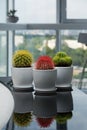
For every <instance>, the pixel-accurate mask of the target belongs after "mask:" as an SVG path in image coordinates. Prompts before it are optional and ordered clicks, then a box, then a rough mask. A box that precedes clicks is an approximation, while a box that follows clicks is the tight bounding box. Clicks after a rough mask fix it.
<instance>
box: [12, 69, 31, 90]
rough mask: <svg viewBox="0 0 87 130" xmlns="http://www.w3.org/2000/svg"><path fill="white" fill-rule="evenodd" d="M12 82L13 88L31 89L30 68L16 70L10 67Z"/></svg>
mask: <svg viewBox="0 0 87 130" xmlns="http://www.w3.org/2000/svg"><path fill="white" fill-rule="evenodd" d="M12 81H13V87H15V88H29V87H32V81H33V72H32V67H28V68H16V67H12Z"/></svg>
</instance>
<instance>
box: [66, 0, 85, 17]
mask: <svg viewBox="0 0 87 130" xmlns="http://www.w3.org/2000/svg"><path fill="white" fill-rule="evenodd" d="M66 12H67V18H68V19H87V0H67V11H66Z"/></svg>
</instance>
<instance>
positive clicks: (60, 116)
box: [55, 112, 72, 124]
mask: <svg viewBox="0 0 87 130" xmlns="http://www.w3.org/2000/svg"><path fill="white" fill-rule="evenodd" d="M71 118H72V112H67V113H58V115H57V116H56V117H55V120H56V121H57V122H58V123H60V124H64V123H65V122H66V121H67V120H69V119H71Z"/></svg>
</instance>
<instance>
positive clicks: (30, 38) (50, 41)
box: [15, 30, 56, 61]
mask: <svg viewBox="0 0 87 130" xmlns="http://www.w3.org/2000/svg"><path fill="white" fill-rule="evenodd" d="M55 35H56V32H55V31H54V30H32V31H16V32H15V49H16V50H17V49H28V50H29V51H30V52H32V54H33V56H34V61H36V59H37V58H38V56H40V55H45V54H47V55H49V56H51V57H52V56H53V55H54V53H55V49H56V37H55Z"/></svg>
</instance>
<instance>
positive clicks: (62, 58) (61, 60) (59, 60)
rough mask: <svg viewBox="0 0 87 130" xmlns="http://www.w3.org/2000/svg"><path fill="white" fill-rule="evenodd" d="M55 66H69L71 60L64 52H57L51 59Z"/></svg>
mask: <svg viewBox="0 0 87 130" xmlns="http://www.w3.org/2000/svg"><path fill="white" fill-rule="evenodd" d="M53 61H54V64H55V66H60V67H62V66H65V67H66V66H71V64H72V58H71V57H70V56H68V55H67V54H66V53H65V52H57V53H56V55H55V56H54V57H53Z"/></svg>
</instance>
